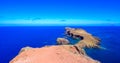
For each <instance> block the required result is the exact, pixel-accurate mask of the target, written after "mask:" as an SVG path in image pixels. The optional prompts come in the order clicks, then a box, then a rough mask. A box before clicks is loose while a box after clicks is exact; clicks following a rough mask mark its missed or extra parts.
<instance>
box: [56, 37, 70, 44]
mask: <svg viewBox="0 0 120 63" xmlns="http://www.w3.org/2000/svg"><path fill="white" fill-rule="evenodd" d="M69 43H70V42H69V41H68V40H67V39H65V38H57V44H58V45H68V44H69Z"/></svg>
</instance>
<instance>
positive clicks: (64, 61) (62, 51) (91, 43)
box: [10, 27, 100, 63]
mask: <svg viewBox="0 0 120 63" xmlns="http://www.w3.org/2000/svg"><path fill="white" fill-rule="evenodd" d="M65 36H66V38H65V37H59V38H57V40H56V42H57V45H51V46H45V47H42V48H32V47H24V48H22V49H21V51H20V52H19V54H18V55H17V56H16V57H15V58H13V60H11V61H10V63H100V62H99V61H97V60H94V59H92V58H90V57H89V56H88V55H87V54H86V52H85V51H84V48H100V46H99V45H100V39H99V38H98V37H95V36H93V35H92V34H90V33H88V32H87V31H85V30H83V29H79V28H71V27H66V28H65ZM67 37H70V38H73V39H76V40H79V41H78V42H77V43H75V44H71V41H69V40H68V39H67Z"/></svg>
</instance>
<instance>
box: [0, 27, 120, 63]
mask: <svg viewBox="0 0 120 63" xmlns="http://www.w3.org/2000/svg"><path fill="white" fill-rule="evenodd" d="M72 27H75V26H72ZM64 28H65V27H64V26H38V27H37V26H28V27H27V26H25V27H24V26H16V27H15V26H13V27H12V26H11V27H8V26H6V27H0V63H9V61H10V60H12V59H13V58H14V57H15V56H16V55H17V54H18V53H19V51H20V49H21V48H23V47H26V46H30V47H43V46H46V45H56V39H57V38H58V37H65V34H64V31H65V29H64ZM75 28H83V29H85V30H86V31H87V32H89V33H91V34H92V35H94V36H97V37H99V38H100V39H101V42H100V45H101V48H100V49H94V48H91V49H85V50H86V53H87V55H88V56H90V57H91V58H93V59H95V60H98V61H100V62H102V63H120V54H119V52H120V32H119V31H120V27H117V26H77V27H75ZM69 40H70V41H71V42H72V43H74V42H76V40H74V39H73V40H72V39H69Z"/></svg>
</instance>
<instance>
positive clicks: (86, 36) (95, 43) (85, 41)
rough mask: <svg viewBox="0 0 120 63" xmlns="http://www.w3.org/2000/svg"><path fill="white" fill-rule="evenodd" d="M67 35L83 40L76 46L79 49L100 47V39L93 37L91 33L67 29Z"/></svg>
mask: <svg viewBox="0 0 120 63" xmlns="http://www.w3.org/2000/svg"><path fill="white" fill-rule="evenodd" d="M65 29H66V34H67V35H68V36H70V37H73V38H77V39H78V38H79V39H81V40H80V41H79V42H78V43H77V44H76V46H78V47H87V48H91V47H92V48H94V47H99V42H100V39H99V38H97V37H94V36H92V35H91V34H90V33H88V32H86V31H85V30H83V29H78V28H77V29H76V28H70V27H66V28H65Z"/></svg>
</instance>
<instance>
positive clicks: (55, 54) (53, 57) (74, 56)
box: [10, 45, 99, 63]
mask: <svg viewBox="0 0 120 63" xmlns="http://www.w3.org/2000/svg"><path fill="white" fill-rule="evenodd" d="M24 49H25V48H24ZM10 63H99V62H98V61H96V60H93V59H91V58H90V57H88V56H86V55H83V54H80V53H79V52H78V51H77V50H76V48H75V47H74V46H72V45H61V46H60V45H59V46H49V47H42V48H31V49H27V50H24V51H22V52H21V53H20V54H19V55H18V56H16V57H15V58H14V59H13V60H12V61H10Z"/></svg>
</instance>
